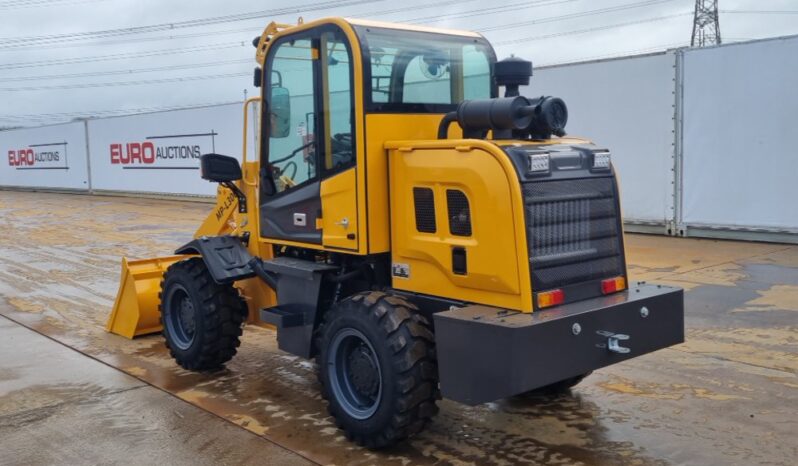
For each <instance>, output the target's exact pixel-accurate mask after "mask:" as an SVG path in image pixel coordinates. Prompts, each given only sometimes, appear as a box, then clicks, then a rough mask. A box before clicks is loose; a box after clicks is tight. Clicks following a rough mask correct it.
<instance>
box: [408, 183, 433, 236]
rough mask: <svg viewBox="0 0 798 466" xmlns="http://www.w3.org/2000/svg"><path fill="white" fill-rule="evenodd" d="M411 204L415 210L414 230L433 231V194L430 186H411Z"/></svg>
mask: <svg viewBox="0 0 798 466" xmlns="http://www.w3.org/2000/svg"><path fill="white" fill-rule="evenodd" d="M413 204H414V206H415V210H416V230H418V231H420V232H422V233H435V231H437V226H436V225H435V195H434V194H433V193H432V189H430V188H413Z"/></svg>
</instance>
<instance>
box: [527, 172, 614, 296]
mask: <svg viewBox="0 0 798 466" xmlns="http://www.w3.org/2000/svg"><path fill="white" fill-rule="evenodd" d="M523 192H524V211H525V215H526V226H527V239H528V248H529V262H530V267H531V272H532V287H533V289H534V290H535V291H545V290H549V289H552V288H561V287H563V286H567V285H572V284H576V283H582V282H587V281H591V280H598V279H602V278H608V277H613V276H617V275H623V274H624V269H625V267H624V258H623V247H622V244H621V230H620V218H619V217H620V215H619V208H618V200H617V198H616V194H615V193H616V190H615V181H614V178H612V177H602V178H598V177H596V178H592V177H591V178H580V179H570V180H552V181H535V182H528V183H524V185H523Z"/></svg>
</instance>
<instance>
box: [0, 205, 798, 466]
mask: <svg viewBox="0 0 798 466" xmlns="http://www.w3.org/2000/svg"><path fill="white" fill-rule="evenodd" d="M209 208H210V206H209V205H207V204H198V203H186V202H176V201H156V200H142V199H128V198H110V197H90V196H79V195H59V194H45V193H21V192H9V191H0V228H1V229H2V231H3V235H2V236H0V298H2V303H1V304H0V315H4V316H6V317H7V318H9V319H12V320H13V321H14V322H16V323H17V324H19V325H22V326H25V327H28V328H30V329H33V330H35V331H36V332H39V333H42V334H44V335H47V336H49V337H51V338H52V339H54V340H56V341H58V342H61V343H63V344H64V345H67V346H69V347H71V348H74V349H75V350H77V351H79V352H81V353H84V354H85V355H88V356H90V357H91V358H96V359H97V360H99V361H102V362H104V363H106V364H107V365H110V366H112V367H115V368H118V369H120V370H121V371H123V372H125V373H127V374H129V375H130V376H132V377H133V378H130V377H126V376H124V375H121V374H119V373H118V372H116V371H114V370H113V369H111V368H109V367H107V366H103V365H100V363H98V362H93V361H90V360H89V358H87V357H85V356H77V354H78V353H71V354H73V356H72V357H73V358H78V359H80V358H83V359H85V361H83V362H82V363H75V364H76V366H75V369H74V370H73V371H72V372H75V373H83V372H84V371H85V373H86V374H87V376H86V377H82V378H81V377H77V376H75V378H69V377H67V378H64V377H61V376H58V375H57V374H58V372H57V371H53V370H52V368H50V366H47V365H38V366H37V365H36V364H40V363H41V362H40V361H39V360H37V359H46V358H47V356H45V354H44V353H43V354H42V355H41V356H37V354H38V353H36V352H35V351H36V350H37V349H38V348H44V347H45V346H47V345H43V344H42V345H40V344H36V345H35V349H31V351H34V352H33V353H30V354H29V358H32V359H24V360H25V361H30V363H29V364H28V363H26V364H16V363H15V361H17V359H16V358H15V357H14V356H10V355H11V354H12V352H14V351H16V350H15V349H14V348H16V347H17V346H20V345H16V346H14V345H12V346H10V347H9V346H8V345H3V344H2V343H0V447H1V448H0V463H4V462H8V459H9V458H11V461H12V462H15V461H14V459H15V458H18V456H16V455H25V454H26V453H25V452H26V451H28V453H27V455H29V456H23V457H22V458H27V459H29V461H30V462H32V463H41V462H63V463H68V462H71V461H69V459H70V458H78V457H75V456H64V457H59V456H58V455H59V454H61V453H62V452H64V451H67V450H69V448H73V447H74V448H78V447H75V445H82V447H81V448H86V449H88V448H89V447H90V446H91V438H92V437H93V434H92V432H94V431H95V430H99V429H101V428H102V429H107V430H109V432H113V433H116V434H117V435H119V437H120V438H125V439H127V441H128V442H129V443H130V445H131V446H129V447H128V448H126V449H125V448H121V449H119V450H112V449H107V450H105V449H104V450H102V451H100V452H94V453H92V454H93V455H104V456H91V457H90V458H93V459H94V460H95V461H89V462H120V463H127V462H130V461H136V460H137V459H138V457H137V456H136V453H137V452H139V453H140V454H141V456H140V458H143V459H144V460H143V461H140V462H142V463H152V462H154V460H153V461H148V460H151V459H153V458H155V456H152V455H153V452H154V451H160V452H163V451H169V450H171V449H174V451H175V452H176V453H175V455H176V456H175V458H178V460H176V461H175V462H180V461H179V459H187V460H189V461H200V462H201V461H207V460H208V458H214V459H216V460H217V461H219V462H222V461H223V462H226V463H230V464H234V463H246V462H248V461H253V458H263V459H265V458H270V456H269V454H267V453H260V450H258V449H260V448H266V449H269V451H273V450H274V448H276V447H275V444H277V445H279V446H281V447H284V448H285V449H287V450H291V451H294V452H297V453H298V454H299V455H301V456H302V457H304V458H306V459H309V460H311V461H315V462H318V463H323V464H332V463H335V464H376V463H379V464H410V463H412V464H431V463H438V464H472V463H473V464H517V463H527V464H640V465H647V464H702V465H703V464H795V463H796V458H798V442H796V440H795V439H796V434H798V376H797V375H796V373H797V372H798V334H797V333H796V330H797V329H798V246H791V245H781V244H756V243H744V242H731V241H711V240H693V239H678V238H666V237H657V236H643V235H627V238H626V239H627V254H628V261H629V270H630V274H631V278H632V279H633V280H646V281H649V282H654V281H656V282H661V283H667V284H672V285H677V286H681V287H684V288H685V289H686V290H687V293H686V309H687V312H686V327H687V342H686V343H684V344H682V345H679V346H677V347H674V348H669V349H666V350H662V351H659V352H656V353H652V354H649V355H645V356H642V357H640V358H636V359H633V360H630V361H627V362H624V363H622V364H618V365H615V366H612V367H608V368H605V369H602V370H599V371H597V372H595V373H594V374H593V375H591V376H590V377H588V378H587V379H586V380H585V381H584V382H582V383H581V384H580V385H578V386H577V387H576V388H575V389H574V390H572V392H571V393H569V394H567V395H562V396H559V397H555V398H529V399H512V400H503V401H500V402H496V403H489V404H486V405H482V406H478V407H466V406H462V405H459V404H456V403H452V402H448V401H445V400H444V401H443V402H441V403H440V405H441V413H440V414H439V415H438V417H436V419H435V421H434V422H433V423H432V425H431V426H430V427H429V429H428V430H427V431H425V432H424V433H423V434H421V435H419V436H417V437H415V438H414V439H412V440H411V441H410V442H407V443H406V444H404V445H401V446H399V447H396V448H394V449H391V450H388V451H384V452H379V453H374V452H369V451H367V450H363V449H361V448H358V447H355V446H353V445H351V444H350V443H349V442H347V441H346V440H345V439H344V438H343V437H342V436H341V434H340V432H339V431H337V430H336V429H335V428H334V426H333V424H332V422H331V420H330V419H329V418H328V417H327V416H326V411H325V408H324V404H323V402H322V400H321V398H320V396H319V395H318V384H317V382H316V379H315V374H314V367H313V365H312V364H311V363H308V362H305V361H302V360H300V359H297V358H295V357H293V356H289V355H286V354H283V353H280V352H279V351H278V350H277V349H276V341H275V336H274V333H273V332H272V331H270V330H268V329H264V328H260V327H247V329H246V330H245V333H244V338H243V343H242V346H241V348H240V352H239V354H238V355H237V356H236V358H234V360H233V361H232V362H231V363H230V364H229V365H228V367H227V369H226V370H224V371H222V372H220V373H216V374H193V373H190V372H187V371H183V370H182V369H179V368H178V367H177V366H176V365H175V364H174V363H173V362H172V361H171V360H170V359H169V357H168V354H167V353H166V351H165V350H164V347H163V343H162V341H161V338H160V337H158V336H152V337H145V338H140V339H137V340H134V341H130V340H126V339H124V338H121V337H118V336H115V335H108V334H106V333H105V332H104V331H103V325H104V323H105V320H106V318H107V315H108V312H109V311H110V308H111V305H112V302H113V298H114V294H115V293H116V287H117V280H118V277H119V260H120V257H121V256H122V255H127V256H128V257H131V258H146V257H152V256H159V255H167V254H169V253H170V252H171V251H172V250H173V249H174V247H175V246H176V245H178V244H180V243H182V242H185V241H186V240H187V239H188V238H190V236H191V234H192V232H193V231H194V229H195V228H196V227H197V225H198V224H199V222H200V221H201V220H202V219H203V218H204V216H205V214H206V212H207V211H208V210H209ZM0 319H2V318H0ZM19 325H16V324H11V323H9V322H8V321H5V322H0V340H3V341H6V340H7V339H8V336H7V335H9V332H11V333H14V332H24V331H23V330H22V329H20V328H19ZM9 326H11V327H10V328H7V327H9ZM15 338H16V337H15ZM27 338H32V337H27ZM25 340H26V341H27V339H25ZM42 341H48V340H44V339H42ZM49 343H52V344H53V345H56V343H54V342H49ZM22 346H24V345H22ZM62 348H63V347H62ZM42 351H45V350H42ZM52 351H55V350H52ZM64 351H66V350H64ZM92 365H98V367H100V368H102V370H100V369H96V368H95V369H88V368H87V367H89V366H92ZM92 371H94V372H92ZM47 377H50V378H49V379H48V378H47ZM134 378H135V379H134ZM44 379H47V380H49V381H44ZM144 384H147V385H144ZM151 386H152V387H157V388H160V389H162V390H164V391H166V392H169V393H171V394H173V395H174V396H176V397H177V398H179V399H182V400H184V401H185V402H186V403H183V402H180V401H179V400H176V399H173V398H172V399H168V398H163V397H157V396H155V394H156V393H160V394H163V395H165V394H164V393H163V392H160V391H157V390H155V389H154V388H152V387H151ZM9 387H11V388H9ZM14 387H16V388H14ZM137 392H138V393H140V395H138V397H137V398H136V399H129V400H124V401H118V402H114V403H111V402H105V401H103V400H104V399H105V398H106V397H110V399H113V398H114V397H117V396H119V397H123V396H130V397H133V396H134V394H137ZM117 393H119V394H118V395H117ZM127 393H130V395H125V394H127ZM149 393H152V394H153V395H149ZM23 394H24V395H23ZM165 396H168V395H165ZM70 397H76V398H70ZM60 399H61V400H64V399H65V400H71V399H76V400H81V401H76V402H74V403H72V402H70V401H66V402H59V401H57V400H60ZM20 400H22V401H20ZM25 400H27V401H25ZM47 400H54V401H52V403H54V404H55V405H56V406H71V408H70V409H71V410H70V411H68V412H66V413H60V412H58V411H57V410H55V411H48V410H46V409H44V410H43V411H41V414H37V416H41V418H40V419H38V420H36V419H34V420H33V421H32V423H31V424H27V425H26V424H24V419H23V420H22V421H19V422H23V424H21V425H22V426H23V427H20V426H17V425H16V424H14V423H15V422H18V421H17V419H18V417H19V415H18V411H19V410H20V409H22V411H23V412H27V411H26V409H27V410H28V411H30V410H33V411H31V412H34V411H36V408H37V407H39V406H38V405H36V404H35V403H37V402H39V401H41V403H42V405H41V407H46V406H47V403H48V402H49V401H47ZM120 400H122V399H121V398H120ZM167 400H169V401H167ZM24 403H34V404H31V405H30V409H28V408H26V407H27V406H28V405H25V404H24ZM192 405H193V406H192ZM15 406H22V408H18V407H17V408H15ZM164 406H166V407H164ZM195 407H197V408H201V410H197V409H196V408H195ZM170 410H175V411H179V412H181V413H182V414H183V416H184V417H185V419H181V420H180V421H179V422H178V421H177V420H175V419H174V418H173V417H170V416H169V415H168V412H169V411H170ZM203 410H204V411H205V412H203ZM189 412H190V413H191V414H190V415H186V413H189ZM207 413H211V414H215V415H216V416H218V417H213V416H210V415H209V414H207ZM26 415H27V414H26ZM59 416H60V417H59ZM203 416H205V417H207V419H206V418H205V417H203ZM23 417H24V416H23ZM177 417H179V416H177ZM219 418H223V419H226V420H227V421H229V422H230V423H229V424H225V425H226V426H229V427H233V430H234V431H239V432H240V434H247V435H240V436H237V434H236V433H233V432H231V433H229V434H226V435H229V437H227V438H225V440H224V441H223V442H222V444H220V443H219V442H216V443H215V444H214V445H215V447H213V448H214V449H213V453H212V454H211V455H209V456H203V455H204V451H205V450H203V449H202V448H201V445H202V444H203V439H205V438H215V437H217V436H220V435H221V432H222V431H223V428H221V427H220V425H219V422H212V421H211V420H214V421H217V420H219ZM59 423H60V424H59ZM59 425H61V426H62V427H63V428H62V429H61V431H60V432H61V434H59V435H52V434H51V433H52V432H58V431H56V430H48V429H58V426H59ZM234 425H237V426H240V427H241V428H243V429H241V428H237V427H234ZM107 426H112V427H111V428H109V427H107ZM67 427H69V428H71V429H72V430H73V431H74V432H73V434H72V435H69V430H68V429H67ZM245 430H246V431H249V433H254V434H256V435H257V436H259V437H261V438H258V437H255V436H252V435H251V434H249V433H248V432H246V431H245ZM23 431H24V432H23ZM20 432H23V433H20ZM25 432H27V434H25ZM37 436H39V437H37ZM32 438H46V439H47V441H38V442H37V441H33V440H31V439H32ZM81 439H82V440H81ZM253 439H254V441H253ZM26 441H27V442H28V443H27V445H33V446H38V448H33V449H32V450H31V451H29V450H26V449H25V448H26V447H23V446H20V447H16V446H15V447H13V448H14V449H11V448H9V447H8V446H9V445H23V444H25V442H26ZM79 442H82V443H79ZM158 442H161V443H158ZM230 442H232V443H235V444H236V445H239V446H240V449H238V450H225V449H223V448H222V445H224V444H227V443H230ZM271 442H273V443H271ZM279 451H281V453H280V454H282V455H288V454H287V453H285V450H279ZM7 452H12V453H7ZM192 453H193V456H192ZM4 454H5V455H6V456H5V457H4V456H3V455H4ZM64 454H65V455H67V454H75V453H74V452H71V450H69V451H67V453H64ZM237 454H238V456H236V455H237ZM145 455H150V456H145ZM213 455H216V456H213ZM59 458H60V460H59ZM272 458H274V461H275V462H278V463H280V464H283V463H284V462H288V461H289V460H292V459H293V460H296V461H301V460H302V458H299V457H297V456H293V457H292V456H274V457H272ZM164 461H166V462H169V460H168V459H166V460H164Z"/></svg>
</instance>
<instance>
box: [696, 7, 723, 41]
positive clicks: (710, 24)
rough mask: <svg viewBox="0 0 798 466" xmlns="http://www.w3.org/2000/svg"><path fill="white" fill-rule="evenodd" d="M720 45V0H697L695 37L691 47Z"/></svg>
mask: <svg viewBox="0 0 798 466" xmlns="http://www.w3.org/2000/svg"><path fill="white" fill-rule="evenodd" d="M720 43H721V41H720V19H719V17H718V0H695V15H694V17H693V37H692V39H690V46H691V47H704V46H706V45H718V44H720Z"/></svg>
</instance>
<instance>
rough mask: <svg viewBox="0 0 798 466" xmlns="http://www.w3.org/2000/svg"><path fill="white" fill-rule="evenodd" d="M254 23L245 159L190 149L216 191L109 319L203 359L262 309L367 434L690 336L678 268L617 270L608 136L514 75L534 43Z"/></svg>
mask: <svg viewBox="0 0 798 466" xmlns="http://www.w3.org/2000/svg"><path fill="white" fill-rule="evenodd" d="M254 44H255V46H256V48H257V52H256V57H257V62H258V64H259V66H258V67H257V68H256V70H255V78H254V81H255V85H256V86H259V87H260V88H261V89H262V95H261V97H259V98H257V99H252V100H257V101H260V102H261V105H260V118H259V121H260V124H259V128H260V129H259V134H258V138H257V139H258V141H259V142H258V146H259V147H258V150H257V152H258V156H257V159H256V160H246V155H245V156H244V161H243V163H242V164H239V162H238V161H237V159H235V158H233V157H228V156H224V155H218V154H206V155H203V156H202V157H201V160H200V168H201V174H202V177H203V178H204V179H206V180H209V181H212V182H217V183H219V184H220V186H219V188H218V200H217V205H216V207H215V208H214V209H213V211H212V212H211V214H210V215H209V217H208V219H207V220H206V221H205V222H204V223H203V225H202V226H201V227H200V228H199V230H198V231H197V234H196V236H195V238H194V239H193V240H192V241H191V242H189V243H188V244H186V245H185V246H183V247H181V248H179V249H178V250H177V251H176V252H175V254H176V255H175V256H169V257H164V258H160V259H152V260H144V261H135V262H129V263H128V262H125V263H123V279H122V284H121V286H120V292H119V296H118V298H117V302H116V304H115V307H114V311H113V314H112V316H111V319H110V320H109V323H108V330H109V331H112V332H115V333H119V334H121V335H124V336H127V337H131V338H132V337H133V336H135V335H140V334H145V333H152V332H157V331H161V327H160V326H159V325H158V324H159V322H160V323H162V332H163V335H164V337H165V339H166V345H167V346H168V348H169V350H170V351H171V354H172V356H173V357H174V358H175V360H176V361H177V363H178V364H180V365H181V366H182V367H184V368H186V369H190V370H196V371H211V370H215V369H218V368H220V367H221V366H222V365H223V364H224V363H225V362H227V361H228V360H230V358H232V357H233V355H234V354H235V353H236V348H237V347H238V345H239V337H240V335H241V332H242V327H243V325H244V323H245V322H250V323H257V322H260V323H265V324H268V325H271V326H273V327H274V328H275V329H276V332H277V339H278V343H279V347H280V349H282V350H284V351H286V352H289V353H291V354H294V355H298V356H301V357H304V358H315V359H316V361H317V364H318V371H319V379H320V381H321V386H322V391H323V395H324V398H325V399H326V400H327V402H328V405H329V411H330V414H331V415H332V416H333V417H334V418H335V420H336V422H337V424H338V425H339V426H340V428H341V429H342V430H343V431H344V432H345V433H346V434H347V436H348V437H349V438H351V439H353V440H354V441H356V442H357V443H359V444H361V445H365V446H367V447H370V448H380V447H385V446H388V445H391V444H393V443H395V442H397V441H400V440H402V439H405V438H407V437H408V436H411V435H413V434H416V433H418V432H419V431H421V430H422V429H423V428H424V426H425V425H426V424H427V423H428V422H429V421H430V419H431V418H432V417H433V415H434V414H435V413H436V411H437V408H436V400H438V399H439V398H440V397H441V396H443V397H446V398H449V399H452V400H456V401H459V402H462V403H466V404H469V405H475V404H479V403H485V402H489V401H492V400H496V399H500V398H503V397H510V396H515V395H519V394H523V393H527V392H530V391H539V390H546V391H551V390H566V389H568V388H570V387H571V386H573V385H574V384H576V383H578V382H579V381H580V380H581V379H582V378H583V377H584V376H585V375H586V374H589V373H590V372H591V371H593V370H595V369H598V368H600V367H604V366H607V365H610V364H615V363H618V362H621V361H624V360H626V359H629V358H633V357H636V356H640V355H642V354H645V353H648V352H651V351H654V350H658V349H661V348H665V347H668V346H671V345H674V344H677V343H680V342H682V341H683V339H684V324H683V313H684V310H683V294H682V290H680V289H676V288H671V287H666V286H657V285H650V284H645V283H638V284H629V283H628V275H627V270H626V260H625V256H624V243H623V240H624V238H623V231H622V223H621V210H620V205H619V195H618V185H617V181H616V177H615V173H614V171H613V167H612V163H611V155H610V152H609V151H608V150H607V149H604V148H601V147H597V146H596V145H594V144H593V143H591V142H590V141H587V140H584V139H577V138H568V137H565V131H564V128H565V123H566V120H567V108H566V106H565V103H564V102H563V101H562V100H560V99H558V98H555V97H545V96H544V97H539V98H527V97H523V96H520V95H519V86H522V85H528V84H529V80H530V76H531V75H532V64H531V63H530V62H527V61H524V60H520V59H517V58H509V59H505V60H502V61H497V60H496V56H495V53H494V51H493V49H492V48H491V45H490V44H489V43H488V42H487V41H486V40H485V38H483V37H482V36H480V35H479V34H475V33H472V32H465V31H450V30H441V29H432V28H424V27H416V26H409V25H405V24H388V23H377V22H372V21H365V20H348V19H339V18H332V19H323V20H319V21H314V22H309V23H303V22H301V21H300V23H299V24H297V25H284V24H276V23H272V24H270V25H269V26H268V27H267V28H266V29H265V31H264V32H263V34H262V35H261V36H260V37H258V38H257V39H256V40H255V42H254ZM585 79H590V77H589V76H585ZM500 87H503V88H504V96H503V97H499V88H500ZM249 103H251V101H248V102H247V104H249ZM247 104H245V106H244V115H245V118H246V114H247ZM245 126H246V124H245ZM246 140H247V136H246V130H245V134H244V141H245V147H244V154H246Z"/></svg>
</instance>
